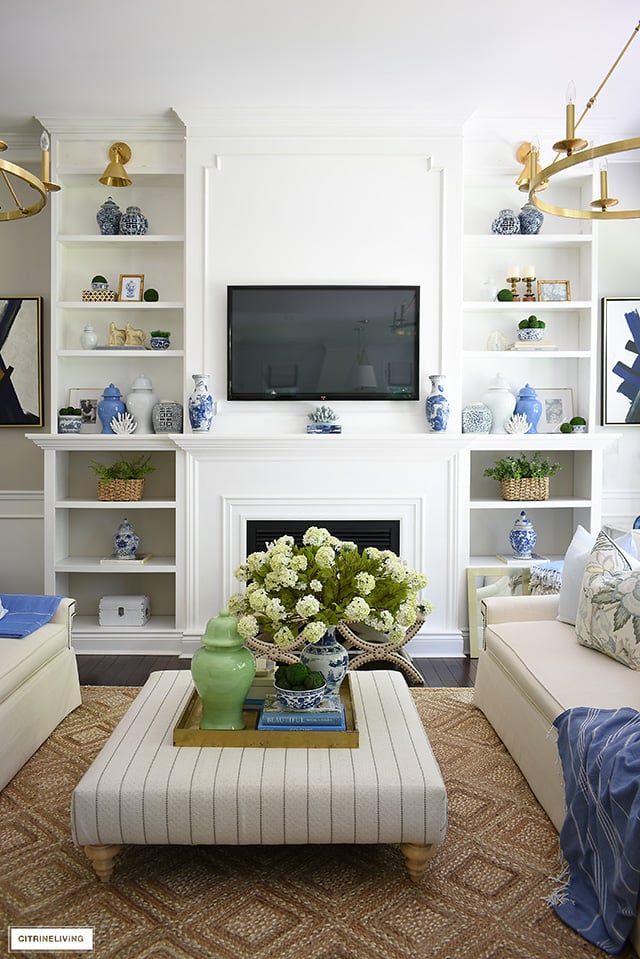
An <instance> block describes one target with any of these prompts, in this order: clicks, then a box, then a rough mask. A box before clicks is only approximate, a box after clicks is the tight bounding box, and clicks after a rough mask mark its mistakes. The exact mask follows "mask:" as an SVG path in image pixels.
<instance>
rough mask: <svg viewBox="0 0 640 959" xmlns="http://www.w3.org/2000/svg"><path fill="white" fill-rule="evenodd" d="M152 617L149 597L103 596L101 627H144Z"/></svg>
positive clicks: (100, 617) (100, 613)
mask: <svg viewBox="0 0 640 959" xmlns="http://www.w3.org/2000/svg"><path fill="white" fill-rule="evenodd" d="M150 616H151V604H150V602H149V597H148V596H103V597H102V598H101V600H100V608H99V613H98V622H99V623H100V625H101V626H144V624H145V623H146V622H147V620H148V619H149V617H150Z"/></svg>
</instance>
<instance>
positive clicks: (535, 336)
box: [518, 327, 544, 342]
mask: <svg viewBox="0 0 640 959" xmlns="http://www.w3.org/2000/svg"><path fill="white" fill-rule="evenodd" d="M543 335H544V330H543V329H542V328H541V327H535V328H532V329H526V330H518V339H519V340H533V341H536V342H537V341H538V340H541V339H542V337H543Z"/></svg>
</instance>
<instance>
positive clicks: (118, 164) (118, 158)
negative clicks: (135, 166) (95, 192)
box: [99, 143, 131, 186]
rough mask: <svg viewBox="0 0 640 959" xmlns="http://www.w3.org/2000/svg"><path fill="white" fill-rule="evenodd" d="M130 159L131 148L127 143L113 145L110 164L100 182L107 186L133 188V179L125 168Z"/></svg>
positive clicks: (110, 151)
mask: <svg viewBox="0 0 640 959" xmlns="http://www.w3.org/2000/svg"><path fill="white" fill-rule="evenodd" d="M130 159H131V147H130V146H129V145H128V144H127V143H112V144H111V146H110V147H109V163H107V166H106V169H105V171H104V173H103V174H102V176H101V177H100V178H99V182H100V183H104V185H105V186H131V178H130V177H129V174H128V173H127V171H126V170H125V168H124V164H125V163H128V162H129V160H130Z"/></svg>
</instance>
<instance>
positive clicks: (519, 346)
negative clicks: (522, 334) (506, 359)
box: [508, 340, 558, 350]
mask: <svg viewBox="0 0 640 959" xmlns="http://www.w3.org/2000/svg"><path fill="white" fill-rule="evenodd" d="M508 349H510V350H557V349H558V347H557V346H556V344H555V343H549V341H548V340H516V341H515V343H512V344H511V346H510V347H508Z"/></svg>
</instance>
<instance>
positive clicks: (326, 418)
mask: <svg viewBox="0 0 640 959" xmlns="http://www.w3.org/2000/svg"><path fill="white" fill-rule="evenodd" d="M307 415H308V418H309V419H310V420H311V422H312V423H335V422H336V420H337V419H338V414H337V413H336V412H335V411H334V410H332V409H331V407H330V406H316V408H315V410H314V411H313V413H308V414H307Z"/></svg>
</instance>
